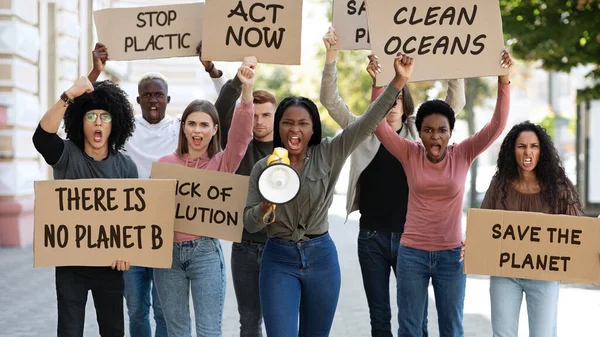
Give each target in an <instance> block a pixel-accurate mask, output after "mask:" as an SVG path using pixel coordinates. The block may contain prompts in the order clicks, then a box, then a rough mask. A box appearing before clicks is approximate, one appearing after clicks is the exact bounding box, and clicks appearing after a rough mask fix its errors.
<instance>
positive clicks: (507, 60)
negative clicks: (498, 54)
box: [498, 49, 513, 84]
mask: <svg viewBox="0 0 600 337" xmlns="http://www.w3.org/2000/svg"><path fill="white" fill-rule="evenodd" d="M500 65H502V68H508V74H506V75H501V76H498V79H499V80H500V83H504V84H508V83H509V82H510V81H509V79H508V75H509V74H510V70H511V68H512V65H513V61H512V58H511V57H510V53H509V52H508V51H506V49H505V50H504V51H502V60H500Z"/></svg>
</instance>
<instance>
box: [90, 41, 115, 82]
mask: <svg viewBox="0 0 600 337" xmlns="http://www.w3.org/2000/svg"><path fill="white" fill-rule="evenodd" d="M109 59H110V57H109V56H108V48H106V46H105V45H103V44H102V43H100V42H96V46H95V47H94V50H93V51H92V65H93V67H92V70H91V71H90V74H89V75H88V80H89V81H90V82H92V83H94V82H96V81H97V80H98V77H99V76H100V73H102V71H103V70H104V66H105V65H106V61H107V60H109Z"/></svg>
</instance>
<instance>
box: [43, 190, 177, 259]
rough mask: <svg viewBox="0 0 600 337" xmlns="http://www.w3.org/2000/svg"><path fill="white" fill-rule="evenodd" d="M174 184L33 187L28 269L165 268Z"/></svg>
mask: <svg viewBox="0 0 600 337" xmlns="http://www.w3.org/2000/svg"><path fill="white" fill-rule="evenodd" d="M175 184H176V181H175V180H142V179H139V180H138V179H77V180H48V181H36V182H35V185H34V186H35V206H34V207H35V208H34V238H33V252H34V254H33V260H34V262H33V264H34V266H35V267H47V266H110V265H111V263H112V262H113V261H115V260H118V259H120V260H125V261H129V263H130V264H131V265H134V266H145V267H155V268H170V267H171V263H172V259H173V257H172V255H173V222H174V217H173V214H175V197H174V196H173V194H174V192H175Z"/></svg>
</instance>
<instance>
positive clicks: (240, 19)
mask: <svg viewBox="0 0 600 337" xmlns="http://www.w3.org/2000/svg"><path fill="white" fill-rule="evenodd" d="M204 10H205V19H204V30H203V34H202V58H203V59H205V60H210V61H242V59H243V58H244V57H246V56H256V58H257V59H258V62H260V63H274V64H290V65H299V64H300V51H301V44H300V43H301V36H302V35H301V33H302V0H262V1H253V0H207V1H206V7H205V9H204Z"/></svg>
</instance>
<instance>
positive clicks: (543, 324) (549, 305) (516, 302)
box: [490, 276, 559, 337]
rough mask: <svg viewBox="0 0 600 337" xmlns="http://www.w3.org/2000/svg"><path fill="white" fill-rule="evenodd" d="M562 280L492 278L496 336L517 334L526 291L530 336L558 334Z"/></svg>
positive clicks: (515, 336) (550, 336)
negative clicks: (559, 292) (560, 285)
mask: <svg viewBox="0 0 600 337" xmlns="http://www.w3.org/2000/svg"><path fill="white" fill-rule="evenodd" d="M558 289H559V283H558V282H553V281H539V280H528V279H520V278H507V277H493V276H492V277H490V298H491V301H492V329H493V331H494V337H517V336H518V334H519V313H520V311H521V302H522V301H523V293H525V296H526V301H527V316H528V318H529V337H556V330H557V329H556V320H557V311H558Z"/></svg>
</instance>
